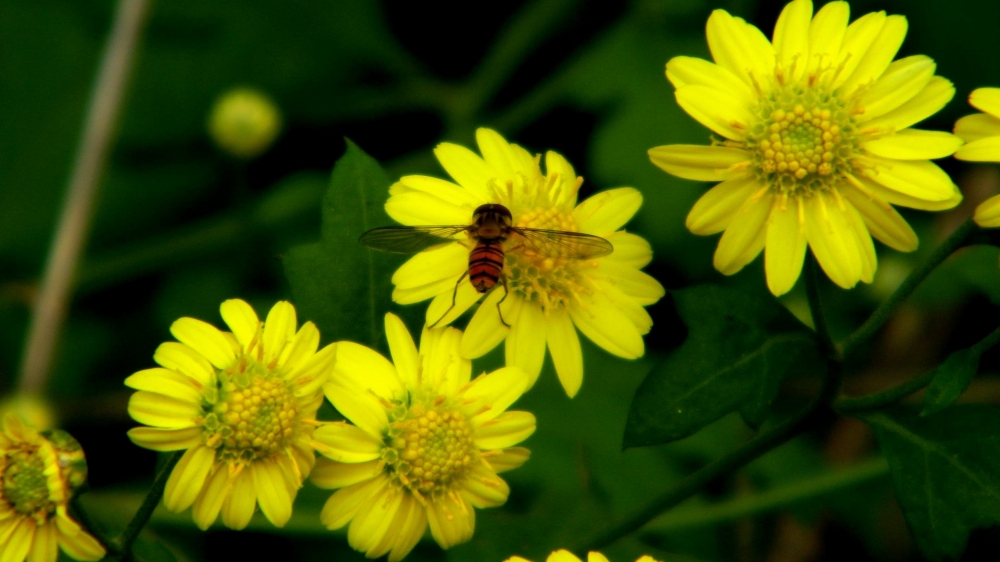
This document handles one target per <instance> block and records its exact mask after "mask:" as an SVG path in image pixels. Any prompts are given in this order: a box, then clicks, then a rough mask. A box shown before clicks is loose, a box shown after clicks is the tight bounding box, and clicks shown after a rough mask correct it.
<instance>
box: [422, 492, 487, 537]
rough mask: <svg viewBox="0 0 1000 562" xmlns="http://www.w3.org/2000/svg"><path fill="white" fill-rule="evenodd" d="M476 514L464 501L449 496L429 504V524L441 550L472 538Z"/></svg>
mask: <svg viewBox="0 0 1000 562" xmlns="http://www.w3.org/2000/svg"><path fill="white" fill-rule="evenodd" d="M475 521H476V512H475V510H474V509H473V508H472V506H471V505H469V503H468V501H466V500H464V499H457V500H454V499H452V498H449V497H448V496H444V497H442V498H440V500H439V501H434V502H429V503H428V504H427V523H428V525H429V526H430V528H431V536H432V537H434V540H435V541H437V543H438V544H439V545H441V548H451V547H453V546H455V545H456V544H461V543H463V542H465V541H467V540H469V539H470V538H472V531H473V529H474V528H475Z"/></svg>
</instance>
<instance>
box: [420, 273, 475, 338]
mask: <svg viewBox="0 0 1000 562" xmlns="http://www.w3.org/2000/svg"><path fill="white" fill-rule="evenodd" d="M468 276H469V270H468V269H466V270H465V273H463V274H462V276H461V277H459V278H458V281H457V282H456V283H455V290H454V291H453V292H452V293H451V306H449V307H448V310H446V311H444V314H442V315H441V318H438V319H437V320H435V321H434V323H433V324H431V325H430V326H427V328H428V329H430V328H433V327H434V326H437V325H438V322H440V321H442V320H444V317H445V316H448V313H449V312H451V311H452V309H453V308H455V301H456V300H457V299H458V286H459V285H461V284H462V281H464V280H465V278H466V277H468Z"/></svg>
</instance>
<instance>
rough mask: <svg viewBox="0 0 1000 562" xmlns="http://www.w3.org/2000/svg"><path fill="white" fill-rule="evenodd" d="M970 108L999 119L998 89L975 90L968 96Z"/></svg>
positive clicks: (999, 100) (999, 96)
mask: <svg viewBox="0 0 1000 562" xmlns="http://www.w3.org/2000/svg"><path fill="white" fill-rule="evenodd" d="M969 103H970V104H972V107H975V108H976V109H978V110H980V111H983V112H986V113H988V114H989V115H992V116H993V117H996V118H1000V88H977V89H975V90H973V91H972V93H971V94H969Z"/></svg>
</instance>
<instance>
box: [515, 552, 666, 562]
mask: <svg viewBox="0 0 1000 562" xmlns="http://www.w3.org/2000/svg"><path fill="white" fill-rule="evenodd" d="M504 562H531V561H530V560H527V559H525V558H521V557H520V556H511V557H510V558H508V559H507V560H505V561H504ZM545 562H581V560H580V559H579V558H577V557H576V555H575V554H573V553H572V552H570V551H568V550H557V551H555V552H553V553H552V554H550V555H549V557H548V558H546V559H545ZM587 562H608V559H607V557H606V556H604V555H603V554H601V553H600V552H589V553H587ZM635 562H659V561H658V560H654V559H653V557H652V556H649V555H648V554H647V555H644V556H640V557H639V558H638V559H637V560H636V561H635Z"/></svg>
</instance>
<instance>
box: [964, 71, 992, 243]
mask: <svg viewBox="0 0 1000 562" xmlns="http://www.w3.org/2000/svg"><path fill="white" fill-rule="evenodd" d="M969 103H970V104H972V106H973V107H975V108H976V109H980V110H982V111H983V113H974V114H972V115H966V116H965V117H962V118H961V119H959V120H958V121H956V122H955V134H956V135H958V136H960V137H962V140H964V141H965V142H967V143H968V144H966V145H965V146H963V147H962V148H960V149H958V152H956V153H955V158H958V159H959V160H969V161H971V162H1000V88H979V89H978V90H973V92H972V94H971V95H970V96H969ZM973 218H974V219H975V221H976V223H977V224H979V226H983V227H987V228H995V227H998V226H1000V195H997V196H994V197H990V198H989V199H987V200H986V201H983V202H982V203H980V204H979V206H978V207H976V212H975V214H974V215H973Z"/></svg>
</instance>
